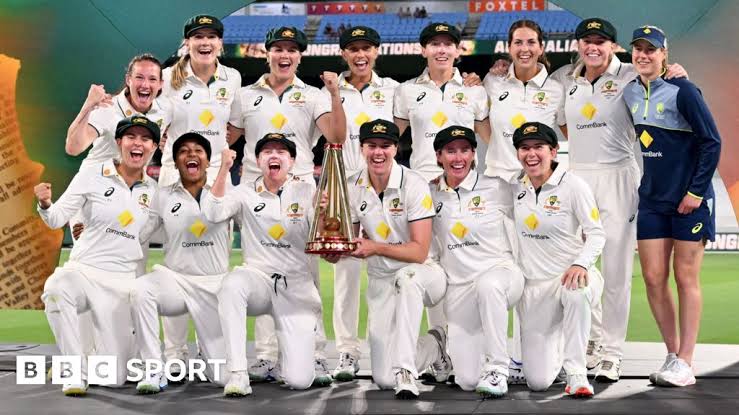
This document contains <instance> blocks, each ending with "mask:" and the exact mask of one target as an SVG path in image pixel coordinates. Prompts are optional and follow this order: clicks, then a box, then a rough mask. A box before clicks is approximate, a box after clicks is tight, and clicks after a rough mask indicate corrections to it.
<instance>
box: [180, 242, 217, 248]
mask: <svg viewBox="0 0 739 415" xmlns="http://www.w3.org/2000/svg"><path fill="white" fill-rule="evenodd" d="M209 246H215V243H213V241H198V242H183V243H182V247H183V248H201V247H202V248H207V247H209Z"/></svg>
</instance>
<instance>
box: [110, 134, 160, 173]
mask: <svg viewBox="0 0 739 415" xmlns="http://www.w3.org/2000/svg"><path fill="white" fill-rule="evenodd" d="M116 144H117V145H118V150H120V152H121V164H123V165H124V166H126V167H127V168H130V169H143V168H144V167H145V166H146V164H147V163H148V162H149V160H150V159H151V155H152V154H154V150H156V148H157V144H156V143H155V142H154V140H153V138H152V135H151V132H150V131H149V130H147V129H146V128H144V127H141V126H139V125H134V126H132V127H129V128H128V129H127V130H126V131H125V132H124V133H123V136H121V138H118V139H116Z"/></svg>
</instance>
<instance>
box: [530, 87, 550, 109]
mask: <svg viewBox="0 0 739 415" xmlns="http://www.w3.org/2000/svg"><path fill="white" fill-rule="evenodd" d="M531 103H532V104H534V106H535V107H536V108H539V109H544V108H546V107H548V106H549V97H548V96H547V94H546V92H544V91H539V92H537V93H536V94H534V99H533V100H532V101H531Z"/></svg>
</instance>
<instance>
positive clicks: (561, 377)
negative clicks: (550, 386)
mask: <svg viewBox="0 0 739 415" xmlns="http://www.w3.org/2000/svg"><path fill="white" fill-rule="evenodd" d="M565 382H567V372H566V371H565V368H564V367H563V368H561V369H559V373H557V377H556V378H554V383H565Z"/></svg>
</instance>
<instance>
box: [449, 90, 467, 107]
mask: <svg viewBox="0 0 739 415" xmlns="http://www.w3.org/2000/svg"><path fill="white" fill-rule="evenodd" d="M452 104H455V105H457V106H461V105H467V97H466V96H465V95H464V92H457V93H456V94H454V95H453V96H452Z"/></svg>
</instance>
